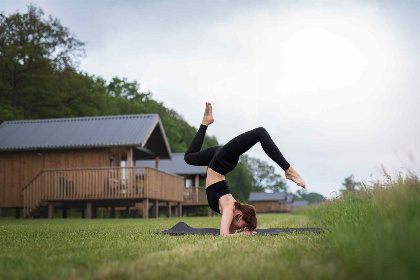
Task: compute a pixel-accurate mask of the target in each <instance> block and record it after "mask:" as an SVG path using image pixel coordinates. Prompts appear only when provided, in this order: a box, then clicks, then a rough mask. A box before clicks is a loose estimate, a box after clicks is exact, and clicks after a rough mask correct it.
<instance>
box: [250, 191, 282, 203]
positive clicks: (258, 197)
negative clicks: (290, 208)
mask: <svg viewBox="0 0 420 280" xmlns="http://www.w3.org/2000/svg"><path fill="white" fill-rule="evenodd" d="M248 200H249V201H273V200H278V201H279V202H280V201H284V200H286V192H280V193H279V192H275V193H266V192H251V193H249V199H248Z"/></svg>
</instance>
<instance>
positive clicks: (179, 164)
mask: <svg viewBox="0 0 420 280" xmlns="http://www.w3.org/2000/svg"><path fill="white" fill-rule="evenodd" d="M184 155H185V153H173V154H172V160H170V159H166V160H160V161H159V169H160V170H163V171H166V172H170V173H174V174H178V175H194V174H198V175H202V176H204V175H206V174H207V166H193V165H189V164H188V163H186V162H185V160H184ZM136 165H137V166H149V167H155V161H154V160H139V161H137V163H136Z"/></svg>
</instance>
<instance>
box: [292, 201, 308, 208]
mask: <svg viewBox="0 0 420 280" xmlns="http://www.w3.org/2000/svg"><path fill="white" fill-rule="evenodd" d="M306 205H308V201H307V200H300V201H294V202H293V203H292V207H302V206H306Z"/></svg>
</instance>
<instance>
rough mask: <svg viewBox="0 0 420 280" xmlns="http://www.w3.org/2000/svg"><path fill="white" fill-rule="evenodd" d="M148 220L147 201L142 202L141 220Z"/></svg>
mask: <svg viewBox="0 0 420 280" xmlns="http://www.w3.org/2000/svg"><path fill="white" fill-rule="evenodd" d="M148 218H149V199H148V198H146V199H145V200H143V219H148Z"/></svg>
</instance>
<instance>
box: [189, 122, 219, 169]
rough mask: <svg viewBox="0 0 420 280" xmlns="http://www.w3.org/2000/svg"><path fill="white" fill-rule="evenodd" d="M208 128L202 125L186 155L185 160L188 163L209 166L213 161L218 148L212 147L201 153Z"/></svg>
mask: <svg viewBox="0 0 420 280" xmlns="http://www.w3.org/2000/svg"><path fill="white" fill-rule="evenodd" d="M206 131H207V126H206V125H203V124H202V125H200V128H199V129H198V131H197V133H196V135H195V137H194V139H193V141H192V142H191V144H190V146H189V147H188V150H187V152H186V153H185V156H184V160H185V162H186V163H188V164H191V165H196V166H207V165H209V163H210V161H211V160H212V158H213V156H214V154H215V152H216V150H217V148H218V146H214V147H210V148H207V149H205V150H204V151H201V152H200V150H201V146H203V141H204V136H205V135H206Z"/></svg>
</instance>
